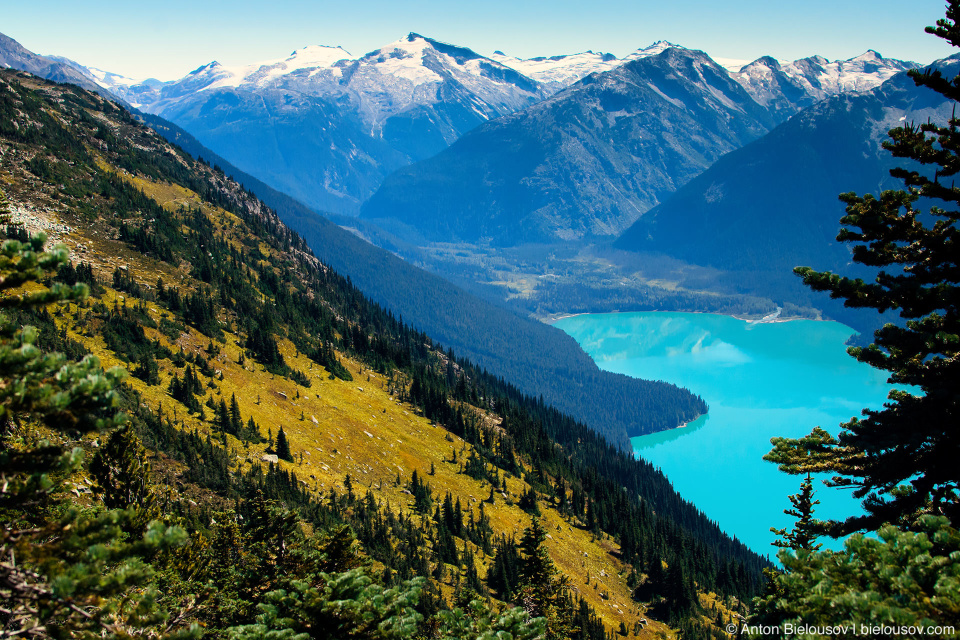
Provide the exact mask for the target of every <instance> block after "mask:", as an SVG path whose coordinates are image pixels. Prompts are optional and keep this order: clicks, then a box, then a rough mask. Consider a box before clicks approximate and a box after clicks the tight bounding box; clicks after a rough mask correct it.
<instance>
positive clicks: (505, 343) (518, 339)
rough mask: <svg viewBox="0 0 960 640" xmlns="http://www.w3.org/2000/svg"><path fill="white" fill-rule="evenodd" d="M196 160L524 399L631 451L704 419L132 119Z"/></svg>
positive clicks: (664, 389)
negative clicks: (638, 441) (649, 438)
mask: <svg viewBox="0 0 960 640" xmlns="http://www.w3.org/2000/svg"><path fill="white" fill-rule="evenodd" d="M134 117H135V118H137V119H138V120H142V121H143V122H144V123H145V124H147V125H149V126H150V127H152V128H153V129H155V130H156V131H157V132H158V133H160V134H161V135H162V136H164V137H165V138H167V139H168V140H170V141H172V142H173V143H175V144H178V145H183V146H184V147H185V148H186V150H187V151H189V152H190V153H191V154H193V156H194V157H199V158H205V159H206V160H210V161H213V162H215V163H216V164H215V166H221V167H222V168H223V171H225V172H226V173H227V174H228V175H230V176H232V177H233V178H234V179H236V180H238V181H239V182H241V183H242V184H243V185H244V186H245V187H247V188H249V189H250V190H251V191H252V192H253V193H255V194H256V195H257V196H258V197H259V198H260V199H262V200H263V201H264V202H265V203H267V204H268V205H269V206H270V207H271V208H273V209H274V210H275V211H276V213H277V215H278V216H279V218H280V219H281V220H282V221H283V222H284V223H285V224H286V225H287V226H288V227H290V228H291V229H293V230H295V231H296V232H297V233H298V234H299V235H300V236H301V237H302V238H303V239H304V240H306V242H307V245H308V246H309V247H310V249H311V250H312V251H313V253H314V254H315V255H317V256H318V257H319V258H320V259H322V260H323V262H324V263H325V264H327V265H329V266H331V267H332V268H333V269H335V270H336V271H338V272H339V273H341V274H344V275H346V276H348V277H349V278H350V280H351V282H352V283H353V284H355V285H356V286H357V287H359V288H360V289H362V290H363V292H364V294H365V295H366V296H367V297H369V298H370V299H372V300H374V301H376V302H378V303H380V304H381V305H382V306H383V307H384V308H386V309H388V310H390V311H391V312H392V313H393V314H394V315H395V316H396V317H397V318H402V319H403V321H404V322H405V323H407V324H409V325H410V326H412V327H416V328H417V329H419V330H421V331H423V332H424V333H426V334H428V335H430V336H432V337H433V338H434V339H436V340H438V341H441V342H442V343H443V344H444V345H446V346H447V347H449V348H452V349H454V350H456V351H457V352H458V353H459V354H460V355H462V356H464V357H467V358H469V359H470V360H471V361H473V362H475V363H476V364H478V365H479V366H481V367H483V368H485V369H487V370H488V371H490V372H491V373H493V374H495V375H497V376H500V377H503V378H504V379H507V380H510V381H511V382H512V383H513V384H515V385H516V386H517V387H518V388H519V389H521V390H522V391H523V392H524V393H526V394H528V395H532V396H539V395H542V396H543V397H544V399H545V400H546V401H547V402H548V403H549V404H551V405H553V406H556V407H557V408H559V409H560V410H562V411H563V412H565V413H567V414H569V415H571V416H573V417H575V418H577V419H578V420H580V421H582V422H584V423H586V424H587V425H589V426H590V427H592V428H594V429H596V430H598V431H600V432H601V433H603V434H604V435H605V436H606V437H607V438H608V439H609V440H610V441H611V442H614V443H615V444H618V445H620V446H623V447H625V448H626V447H629V443H628V440H627V437H628V436H633V435H638V434H644V433H652V432H655V431H662V430H664V429H670V428H673V427H676V426H678V425H680V424H683V423H686V422H688V421H689V420H691V419H693V418H695V417H696V416H697V415H699V414H701V413H703V412H705V411H706V405H705V404H704V403H703V401H702V400H701V399H700V398H698V397H696V396H695V395H693V394H691V393H690V392H689V391H687V390H685V389H680V388H678V387H676V386H674V385H672V384H669V383H664V382H651V381H646V380H637V379H635V378H630V377H629V376H625V375H622V374H615V373H610V372H607V371H601V370H600V369H598V368H597V365H596V364H595V363H594V362H593V361H592V360H591V359H590V358H589V356H587V354H585V353H584V352H583V350H582V349H581V348H580V347H579V345H577V343H576V342H575V341H574V340H573V338H571V337H570V336H568V335H566V334H564V333H563V332H562V331H559V330H557V329H554V328H552V327H549V326H546V325H544V324H542V323H540V322H537V321H535V320H532V319H530V318H527V317H525V314H526V312H519V311H511V310H509V309H507V308H505V307H504V306H502V305H500V304H493V303H491V302H488V301H487V300H485V299H482V298H480V297H477V296H475V295H471V294H469V293H466V292H465V291H464V290H463V289H461V288H459V287H457V286H454V285H453V284H451V283H450V282H448V281H447V280H445V279H443V278H441V277H439V276H436V275H434V274H432V273H429V272H426V271H424V270H422V269H419V268H417V267H415V266H413V265H411V264H409V263H407V262H405V261H404V260H401V259H400V258H398V257H397V256H395V255H393V254H392V253H390V252H388V251H385V250H383V249H380V248H378V247H376V246H374V245H372V244H369V243H367V242H365V241H364V240H361V239H360V238H357V237H356V236H354V235H353V234H352V233H350V232H348V231H346V230H344V229H342V228H341V227H339V226H337V225H336V224H334V223H332V222H330V221H329V220H327V219H326V218H322V217H320V216H319V215H317V214H316V213H314V212H313V211H311V210H309V209H307V208H306V207H305V206H303V205H302V204H300V203H298V202H297V201H295V200H293V199H292V198H290V197H289V196H286V195H284V194H282V193H278V192H277V191H275V190H273V189H271V188H270V187H268V186H266V185H264V184H263V183H262V182H260V181H259V180H257V179H255V178H253V177H252V176H249V175H247V174H245V173H243V172H242V171H240V170H238V169H236V168H235V167H232V166H231V165H230V164H229V163H227V162H226V161H224V160H222V159H221V158H219V157H218V156H216V155H215V154H213V153H212V152H211V151H209V150H208V149H206V148H204V147H203V146H202V145H201V144H200V143H199V142H198V141H197V140H196V139H195V138H193V137H192V136H190V134H188V133H186V132H185V131H183V130H182V129H179V128H178V127H177V126H176V125H173V124H171V123H169V122H166V121H165V120H163V119H161V118H158V117H157V116H152V115H148V114H135V116H134Z"/></svg>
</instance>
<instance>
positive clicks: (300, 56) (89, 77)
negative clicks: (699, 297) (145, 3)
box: [0, 33, 916, 237]
mask: <svg viewBox="0 0 960 640" xmlns="http://www.w3.org/2000/svg"><path fill="white" fill-rule="evenodd" d="M668 50H676V51H686V50H684V49H683V48H682V47H678V46H676V45H673V44H671V43H668V42H663V41H661V42H657V43H655V44H653V45H651V46H650V47H646V48H644V49H640V50H638V51H636V52H634V53H632V54H630V55H628V56H626V57H624V58H623V59H617V58H616V57H615V56H613V55H611V54H605V53H594V52H584V53H579V54H573V55H559V56H552V57H542V58H531V59H526V60H523V59H518V58H514V57H510V56H508V55H506V54H503V53H502V52H497V53H495V54H493V55H492V56H490V57H485V56H482V55H480V54H478V53H476V52H474V51H472V50H470V49H468V48H464V47H460V46H455V45H450V44H446V43H442V42H440V41H437V40H434V39H431V38H427V37H423V36H420V35H418V34H414V33H411V34H409V35H408V36H406V37H404V38H401V39H400V40H398V41H396V42H394V43H391V44H389V45H387V46H385V47H382V48H380V49H377V50H375V51H373V52H371V53H368V54H366V55H363V56H359V57H356V56H353V55H351V54H350V53H348V52H347V51H344V50H343V49H340V48H338V47H326V46H309V47H305V48H303V49H299V50H297V51H294V52H293V53H292V54H291V55H290V56H288V57H286V58H282V59H278V60H270V61H265V62H260V63H254V64H249V65H246V66H239V67H228V66H225V65H222V64H220V63H218V62H211V63H209V64H207V65H204V66H202V67H200V68H199V69H197V70H195V71H193V72H191V73H189V74H187V75H186V76H184V77H183V78H181V79H179V80H176V81H171V82H160V81H157V80H145V81H138V80H134V79H132V78H127V77H123V76H120V75H118V74H114V73H110V72H109V71H104V70H100V69H95V68H88V67H84V66H82V65H80V64H78V63H75V62H73V61H70V60H67V59H65V58H61V57H56V56H51V57H47V58H44V57H42V56H35V55H34V54H30V52H27V51H26V50H25V49H23V48H22V47H20V46H19V45H18V44H17V43H16V42H15V41H13V40H10V39H9V38H6V39H5V40H0V63H2V64H5V65H6V66H12V67H16V68H19V69H23V70H27V71H30V72H32V73H36V74H37V75H40V76H42V77H46V78H49V79H54V80H58V81H67V82H74V83H75V84H79V85H80V86H84V87H86V88H92V87H93V86H95V87H98V88H99V90H100V91H104V90H106V91H108V92H110V93H112V94H113V95H115V96H117V97H119V98H120V99H122V100H123V101H125V102H126V103H128V104H130V105H133V106H135V107H137V108H139V109H140V110H142V111H144V112H147V113H152V114H156V115H160V116H162V117H164V118H165V119H167V120H170V121H172V122H174V123H176V124H178V125H179V126H181V127H183V128H184V129H185V130H187V131H189V132H190V133H191V134H193V135H194V136H196V137H197V138H198V139H199V140H200V141H201V142H202V143H203V144H205V145H206V146H208V147H210V148H211V149H213V150H215V151H216V152H217V153H219V154H220V155H222V156H223V157H224V158H226V159H228V160H230V161H231V162H232V163H233V164H235V165H237V166H238V167H239V168H241V169H243V170H244V171H247V172H249V173H250V174H252V175H254V176H256V177H257V178H259V179H261V180H263V181H264V182H266V183H267V184H269V185H270V186H271V187H273V188H276V189H279V190H281V191H283V192H285V193H288V194H290V195H292V196H294V197H296V198H298V199H300V200H302V201H304V202H305V203H307V204H308V205H309V206H311V207H312V208H314V209H316V210H322V211H330V212H335V213H345V214H350V215H353V214H356V213H357V212H359V210H360V207H361V205H362V204H363V202H364V201H366V200H367V199H368V198H370V196H372V195H373V193H374V192H376V190H377V189H378V188H379V187H380V185H381V183H383V181H384V180H385V179H386V177H387V176H388V175H390V174H391V173H392V172H394V171H396V170H398V169H402V168H404V167H406V166H408V165H410V164H411V163H415V162H417V161H422V160H427V159H428V158H431V157H433V156H434V155H436V154H437V153H440V152H441V151H443V150H444V149H446V148H447V147H448V146H450V145H451V144H452V143H454V142H456V141H457V140H458V139H459V138H460V137H461V136H463V134H465V133H466V132H468V131H470V130H472V129H474V128H476V127H477V126H479V125H481V124H483V123H485V122H487V121H489V120H494V119H497V118H500V117H502V116H505V115H509V114H513V113H517V112H522V111H524V110H525V109H527V108H529V107H531V106H533V105H536V104H538V103H540V102H541V101H543V100H545V99H547V98H549V97H550V96H554V95H555V94H562V97H563V99H564V100H565V101H567V103H566V104H569V105H571V106H570V109H571V113H572V112H573V111H580V112H581V113H584V114H586V113H587V112H588V111H589V110H590V109H591V108H592V106H593V105H591V104H588V103H584V104H581V105H575V103H576V101H577V100H578V99H585V100H587V101H588V102H589V101H590V100H595V99H596V93H597V91H603V90H606V89H599V88H598V87H606V88H607V89H610V87H612V86H613V85H615V84H617V83H618V82H628V83H629V81H628V80H624V78H625V77H626V76H629V75H630V73H629V72H624V71H623V70H622V68H623V67H624V66H625V65H626V66H630V65H632V64H633V63H634V62H636V61H639V60H642V59H646V58H650V57H655V56H659V55H661V54H663V53H664V52H665V51H668ZM25 53H26V54H29V55H24V54H25ZM671 55H676V54H671ZM688 55H689V54H688ZM30 56H32V58H31V57H30ZM698 57H699V62H697V63H695V66H696V65H699V66H700V67H701V68H703V64H705V61H706V60H709V58H707V56H706V55H705V54H702V53H701V54H698ZM667 64H668V66H669V63H667ZM709 66H710V67H711V70H710V73H709V74H708V75H709V76H710V79H705V78H704V77H703V76H701V75H700V74H699V72H695V71H694V70H693V69H687V70H681V73H680V74H678V77H677V80H676V82H675V83H674V81H673V79H672V78H666V77H664V78H660V79H657V78H646V79H643V80H642V82H641V84H639V85H636V86H633V87H630V88H627V87H624V86H622V87H620V88H618V89H615V90H614V89H610V90H611V91H614V92H619V98H618V99H621V100H633V99H634V98H636V99H639V100H641V102H639V103H631V104H630V105H629V107H628V108H627V109H626V110H625V111H624V112H623V113H619V112H618V113H616V114H614V113H613V112H611V111H605V114H606V115H605V117H606V118H608V119H609V118H615V120H616V123H614V122H608V123H607V124H602V125H600V126H601V128H603V129H604V130H606V129H610V130H611V132H613V133H614V134H615V135H613V136H612V137H611V138H610V139H608V140H605V141H603V146H604V147H609V148H606V149H595V148H594V147H595V146H596V143H597V141H596V139H591V137H592V136H594V133H595V132H594V131H593V130H592V129H593V125H590V126H585V127H583V134H584V139H580V138H579V137H578V135H579V134H576V133H574V132H571V131H565V132H563V133H562V134H560V137H562V138H563V139H564V140H565V143H564V144H560V145H559V146H558V147H557V148H556V149H554V150H553V151H551V152H550V153H551V154H558V155H556V157H555V158H552V159H551V160H545V161H544V162H540V163H537V164H536V165H533V166H527V164H528V163H525V162H519V163H513V162H511V163H509V164H512V165H513V166H514V167H515V168H517V169H519V168H520V167H519V166H518V164H519V165H523V166H524V167H525V168H526V169H527V170H528V172H526V173H525V172H523V171H521V173H520V174H517V175H516V176H507V175H504V179H505V180H507V181H508V182H509V183H511V184H514V185H515V186H516V189H515V190H516V191H518V192H524V193H528V194H530V196H529V197H531V198H533V200H535V201H538V202H537V203H536V206H535V208H534V210H533V211H540V210H541V209H543V207H544V206H547V207H548V209H550V208H551V207H550V206H549V205H545V204H544V202H542V201H546V200H550V199H552V198H554V196H555V195H562V196H563V197H564V198H565V200H564V202H562V203H559V204H558V205H557V207H558V208H559V209H561V210H562V209H567V210H573V209H577V208H582V209H584V210H585V211H586V212H587V217H586V219H585V220H583V221H581V222H573V223H571V222H570V221H564V215H563V214H562V213H553V212H552V210H551V211H548V212H546V214H545V215H546V218H547V220H546V222H545V224H547V225H548V227H549V224H550V219H554V218H556V221H557V228H556V229H555V230H552V231H551V230H550V229H549V228H547V229H546V230H545V233H546V235H547V236H556V237H573V236H578V235H583V234H591V233H600V234H615V233H617V232H619V231H620V230H622V229H624V228H626V227H627V226H628V225H629V224H630V223H631V222H632V221H633V220H634V219H635V218H636V217H637V216H638V215H639V214H640V213H642V212H643V211H645V210H646V209H648V208H650V207H652V206H655V205H656V204H658V203H659V202H660V201H661V200H662V199H663V196H664V195H665V194H667V193H670V192H671V191H672V190H674V189H676V188H677V187H678V186H680V185H681V184H683V183H684V182H685V181H686V180H687V179H689V177H692V176H693V175H696V174H697V173H699V171H701V170H703V169H704V168H706V167H707V166H709V164H710V163H711V162H712V161H713V160H715V159H716V158H717V157H719V156H720V155H722V154H723V153H725V152H726V151H729V150H731V149H733V148H737V147H739V146H742V144H744V143H746V142H748V141H750V140H752V139H754V138H755V137H756V136H757V135H760V134H762V133H763V132H765V131H767V130H769V128H771V126H772V125H774V124H776V123H777V122H780V121H782V120H784V119H786V117H788V116H789V115H791V114H792V113H795V112H796V111H797V110H799V109H800V108H802V107H805V106H807V105H809V104H813V103H815V102H817V101H819V100H822V99H823V98H825V97H827V96H829V95H835V94H837V93H841V92H846V91H852V90H863V89H865V88H870V87H873V86H876V85H878V84H880V83H881V82H882V81H884V80H886V79H887V78H889V77H890V76H891V75H893V74H894V73H896V72H898V71H901V70H903V69H905V68H909V67H911V66H916V65H915V64H914V63H909V62H902V61H899V60H889V59H885V58H882V57H880V56H879V54H876V53H874V52H867V53H866V54H864V55H862V56H859V57H857V58H854V59H851V60H848V61H838V62H829V61H827V60H826V59H824V58H821V57H812V58H805V59H803V60H798V61H795V62H789V63H787V62H778V61H776V60H773V59H772V58H761V59H759V60H757V61H755V62H753V63H751V64H749V65H747V66H745V67H743V68H742V69H741V70H740V71H733V72H731V71H729V70H728V69H725V68H723V67H721V66H719V65H716V64H714V63H713V62H712V61H710V64H709ZM688 72H689V73H688ZM603 73H608V74H609V73H612V74H615V76H614V77H611V78H610V79H605V80H596V79H591V77H592V76H594V74H603ZM616 74H619V76H617V75H616ZM618 78H619V79H618ZM664 81H668V83H673V84H672V85H671V86H672V88H671V90H676V91H679V94H678V95H679V97H674V96H672V95H670V94H669V93H664V94H662V95H661V94H659V93H657V91H661V93H662V89H663V87H662V86H660V85H663V82H664ZM731 81H733V82H734V83H736V84H738V85H740V87H741V88H742V91H736V90H735V88H734V87H733V85H732V84H731ZM658 82H659V83H660V84H659V85H658V84H657V83H658ZM577 83H587V84H590V85H592V87H593V88H592V89H585V88H583V87H581V88H575V87H573V86H571V85H575V84H577ZM686 85H690V86H686ZM721 85H722V88H721ZM567 89H569V90H570V91H569V93H564V91H565V90H567ZM715 89H716V90H718V91H719V94H717V95H716V96H714V95H712V93H711V92H713V91H714V90H715ZM704 92H705V93H704ZM698 93H700V94H701V97H702V98H703V100H704V101H705V102H704V103H703V104H701V103H700V102H699V99H698V98H695V97H694V96H696V95H697V94H698ZM708 94H709V95H708ZM557 97H558V98H560V97H561V96H560V95H558V96H557ZM608 97H609V96H608ZM687 99H693V100H694V102H695V103H696V106H694V108H693V111H691V112H690V113H688V114H686V117H687V118H694V117H699V116H700V115H704V114H707V113H709V114H710V115H709V118H717V119H718V120H715V121H713V122H707V123H705V124H704V125H703V126H701V127H699V128H695V129H696V130H695V131H694V130H690V132H689V134H690V135H689V138H692V139H686V138H687V136H686V133H685V129H684V128H683V123H684V122H685V117H677V118H673V117H669V118H668V120H669V121H670V124H663V125H661V123H659V122H658V120H659V118H660V117H661V112H662V110H663V109H664V108H665V107H664V105H665V104H670V105H672V106H670V107H667V108H669V109H673V110H677V111H682V110H684V109H686V108H687V106H690V105H688V104H687V103H685V102H684V100H687ZM671 101H673V102H672V103H671ZM752 102H755V103H756V105H759V107H760V108H757V106H756V105H754V104H751V103H752ZM551 105H553V106H551V109H557V108H559V109H560V110H563V109H565V108H566V107H563V106H559V107H558V106H556V103H551ZM607 106H609V105H607ZM537 113H540V114H542V113H543V112H542V111H538V112H537ZM694 113H696V114H697V115H696V116H694ZM730 114H739V115H735V116H733V115H730ZM744 114H745V115H746V117H744ZM594 115H596V114H590V118H589V119H592V118H593V117H594ZM537 117H538V116H537V115H533V114H532V115H531V116H530V118H529V120H527V119H526V118H521V120H522V121H524V122H527V121H529V122H532V121H533V120H536V119H537ZM578 117H579V116H578ZM581 119H582V118H581ZM751 119H752V122H747V121H748V120H751ZM634 120H636V121H635V122H634ZM521 126H522V125H521ZM672 126H680V127H681V128H679V129H676V130H673V131H671V130H669V129H670V127H672ZM741 127H744V128H745V129H746V130H747V131H750V132H751V133H746V134H745V132H744V131H741V130H740V128H741ZM707 129H711V130H710V131H709V132H707V134H706V138H704V139H700V138H699V136H700V131H706V130H707ZM613 130H616V131H613ZM488 135H492V134H488ZM618 135H619V137H618ZM644 135H645V136H646V137H645V138H643V139H644V140H646V141H650V140H653V141H658V140H661V139H662V140H664V141H666V147H665V151H664V157H662V158H661V157H651V153H652V151H651V152H645V153H641V154H640V155H639V156H637V158H636V159H633V158H631V157H630V156H632V155H633V154H634V151H632V150H628V149H627V148H626V147H630V146H631V145H633V146H637V145H638V144H641V143H639V142H638V139H639V138H641V137H642V136H644ZM644 144H645V143H644ZM480 146H482V145H480ZM641 146H642V145H641ZM680 147H687V148H686V149H681V148H680ZM585 154H586V155H591V154H593V155H595V157H594V158H586V157H585ZM678 156H679V157H682V159H681V160H678V159H677V157H678ZM615 158H620V159H621V161H622V160H626V163H625V164H624V163H623V162H621V161H614V159H615ZM678 162H679V164H680V165H682V166H681V167H680V168H679V173H677V174H676V175H671V176H670V177H669V178H666V177H664V176H663V175H662V174H663V172H664V171H670V172H672V170H673V168H674V167H675V165H676V164H677V163H678ZM567 164H570V165H571V169H570V173H573V174H577V175H576V177H575V178H574V179H573V181H572V182H570V183H569V184H567V185H565V186H564V185H559V186H558V185H555V184H553V181H552V180H551V179H549V176H548V177H547V179H546V180H544V179H542V178H543V177H542V176H540V175H536V174H535V172H536V171H541V172H542V171H551V169H550V167H552V166H554V165H567ZM648 164H649V166H650V168H649V169H646V168H645V169H644V170H643V173H648V172H649V173H650V174H651V175H650V176H649V177H646V176H639V177H634V176H627V177H626V178H620V177H618V178H614V179H613V181H612V184H607V180H606V178H600V177H599V174H598V173H597V171H598V170H600V171H606V170H607V169H611V170H613V171H627V172H633V173H637V171H635V167H637V166H645V167H646V166H647V165H648ZM573 167H577V168H576V169H574V168H573ZM448 169H449V171H451V172H453V173H458V172H461V173H462V172H463V171H464V170H465V169H464V168H463V167H459V166H450V167H448ZM406 179H407V177H404V178H403V180H406ZM631 182H632V183H635V184H633V186H631V184H630V183H631ZM648 183H651V184H649V185H648ZM578 185H590V188H588V189H587V190H586V193H584V194H583V196H582V197H580V196H578V197H575V198H573V199H570V198H569V197H567V194H565V193H564V191H565V190H567V189H570V188H574V189H576V188H578ZM467 188H468V189H470V188H471V187H469V186H468V187H467ZM594 191H596V194H594ZM617 192H622V193H619V194H618V193H617ZM594 195H596V200H597V201H596V202H589V203H586V201H587V200H594ZM384 198H386V199H390V198H389V197H388V196H387V195H385V196H383V197H381V198H379V200H380V201H384ZM499 204H501V205H503V206H504V207H507V208H510V207H514V208H515V207H517V206H526V205H525V204H523V203H522V202H511V203H507V202H503V203H499ZM585 204H587V206H584V205H585ZM431 206H432V205H431ZM541 213H543V212H542V211H541ZM376 215H380V213H379V212H378V213H377V214H376ZM442 215H449V216H455V215H458V214H457V212H456V211H451V212H449V213H448V214H442ZM537 215H540V214H537ZM469 223H470V222H469V220H464V224H469ZM534 226H542V225H540V223H537V224H535V225H534ZM526 235H527V236H529V237H534V236H539V235H543V233H541V231H537V230H535V229H530V230H528V232H527V233H526Z"/></svg>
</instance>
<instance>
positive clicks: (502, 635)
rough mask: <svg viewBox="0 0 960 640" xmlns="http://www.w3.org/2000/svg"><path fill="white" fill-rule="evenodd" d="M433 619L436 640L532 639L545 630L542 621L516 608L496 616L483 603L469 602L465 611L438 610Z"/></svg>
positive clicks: (458, 609)
mask: <svg viewBox="0 0 960 640" xmlns="http://www.w3.org/2000/svg"><path fill="white" fill-rule="evenodd" d="M437 617H438V619H439V622H440V624H439V628H438V629H437V638H439V639H440V640H508V639H509V640H536V639H539V638H543V637H544V633H545V631H546V621H545V620H544V619H543V618H531V617H530V615H529V614H528V613H527V612H526V611H524V610H523V609H522V608H520V607H514V608H513V609H508V610H506V611H504V612H503V613H501V614H497V613H495V612H494V611H492V610H491V609H490V607H489V606H488V605H487V603H485V602H484V601H483V600H472V601H471V602H470V603H469V604H468V605H467V608H466V610H464V609H461V608H459V607H457V608H455V609H452V610H450V611H441V612H440V613H439V614H437Z"/></svg>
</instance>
